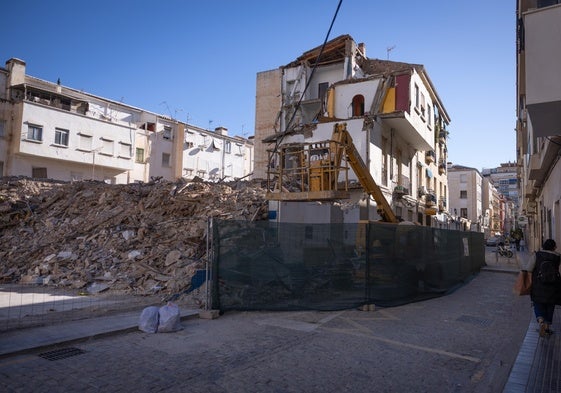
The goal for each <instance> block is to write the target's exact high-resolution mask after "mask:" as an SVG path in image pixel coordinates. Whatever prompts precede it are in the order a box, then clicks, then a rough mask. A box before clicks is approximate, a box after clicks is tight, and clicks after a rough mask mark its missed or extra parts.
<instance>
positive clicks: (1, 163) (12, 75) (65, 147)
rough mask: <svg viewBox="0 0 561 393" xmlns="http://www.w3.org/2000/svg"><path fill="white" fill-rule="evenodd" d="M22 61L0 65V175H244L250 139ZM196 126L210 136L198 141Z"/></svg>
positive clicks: (111, 179) (118, 178)
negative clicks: (119, 98)
mask: <svg viewBox="0 0 561 393" xmlns="http://www.w3.org/2000/svg"><path fill="white" fill-rule="evenodd" d="M25 68H26V64H25V62H24V61H22V60H19V59H10V60H8V61H7V62H6V68H4V69H2V68H0V174H1V175H3V176H27V177H33V178H50V179H57V180H62V181H77V180H101V181H105V182H107V183H112V184H119V183H130V182H136V181H142V182H147V181H150V180H151V179H153V178H164V179H168V180H174V179H178V178H187V179H189V178H193V177H195V176H199V177H200V178H202V179H204V180H218V179H225V180H232V179H234V178H242V177H248V176H250V175H251V172H252V159H253V144H252V142H251V141H250V140H246V139H244V138H239V137H230V136H228V135H227V130H226V129H225V128H220V129H219V130H217V131H215V132H213V131H210V130H204V129H200V128H198V127H195V126H192V125H189V124H185V123H182V122H180V121H177V120H175V119H171V118H169V117H166V116H162V115H159V114H156V113H152V112H149V111H145V110H142V109H140V108H136V107H132V106H129V105H125V104H123V103H121V102H116V101H112V100H108V99H104V98H101V97H97V96H94V95H91V94H87V93H84V92H80V91H77V90H75V89H72V88H68V87H64V86H61V85H60V83H51V82H47V81H43V80H41V79H38V78H34V77H32V76H29V75H26V73H25ZM195 134H197V135H199V136H202V135H204V136H205V137H206V138H207V139H208V140H209V141H210V142H211V143H210V144H209V145H208V146H206V147H202V146H204V143H198V142H197V140H196V138H194V137H193V135H195ZM195 145H196V146H195ZM231 146H235V148H233V147H232V148H230V147H231ZM236 149H237V150H236Z"/></svg>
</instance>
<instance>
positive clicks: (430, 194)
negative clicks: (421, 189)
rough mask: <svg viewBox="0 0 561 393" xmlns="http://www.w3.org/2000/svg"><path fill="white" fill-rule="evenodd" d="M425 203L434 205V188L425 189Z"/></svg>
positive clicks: (429, 205) (428, 205)
mask: <svg viewBox="0 0 561 393" xmlns="http://www.w3.org/2000/svg"><path fill="white" fill-rule="evenodd" d="M425 204H426V205H427V207H432V206H435V205H436V194H435V192H434V190H427V195H425Z"/></svg>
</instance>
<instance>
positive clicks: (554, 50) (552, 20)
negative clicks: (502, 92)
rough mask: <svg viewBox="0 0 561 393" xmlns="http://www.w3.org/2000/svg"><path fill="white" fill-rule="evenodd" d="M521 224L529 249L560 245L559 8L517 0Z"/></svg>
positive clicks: (538, 0)
mask: <svg viewBox="0 0 561 393" xmlns="http://www.w3.org/2000/svg"><path fill="white" fill-rule="evenodd" d="M516 5H517V7H516V9H517V15H516V16H517V20H516V22H517V27H518V29H517V57H516V60H517V80H516V90H517V91H516V93H517V97H516V99H517V101H516V102H517V104H518V108H517V122H516V149H517V166H518V169H519V172H518V175H519V178H520V187H519V190H520V199H521V203H520V206H519V217H518V224H519V225H521V226H523V230H524V235H525V237H526V240H527V241H526V243H527V244H528V247H529V250H531V251H533V250H538V249H539V248H540V247H541V245H542V244H543V242H544V240H546V239H548V238H552V239H554V240H555V241H556V242H557V244H558V245H559V244H561V182H560V181H559V179H561V161H559V157H560V154H561V78H559V63H560V62H561V40H559V35H558V34H553V33H552V32H557V31H559V22H560V21H561V4H559V1H556V0H553V1H551V0H517V2H516Z"/></svg>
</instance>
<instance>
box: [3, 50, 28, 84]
mask: <svg viewBox="0 0 561 393" xmlns="http://www.w3.org/2000/svg"><path fill="white" fill-rule="evenodd" d="M6 69H7V70H8V71H9V72H10V76H9V77H8V86H7V87H11V86H14V85H21V84H22V83H25V61H23V60H20V59H16V58H15V57H12V58H11V59H10V60H8V61H7V62H6Z"/></svg>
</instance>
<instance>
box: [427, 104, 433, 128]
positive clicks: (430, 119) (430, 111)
mask: <svg viewBox="0 0 561 393" xmlns="http://www.w3.org/2000/svg"><path fill="white" fill-rule="evenodd" d="M427 124H428V125H429V126H431V125H432V110H431V107H430V105H429V106H427Z"/></svg>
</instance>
